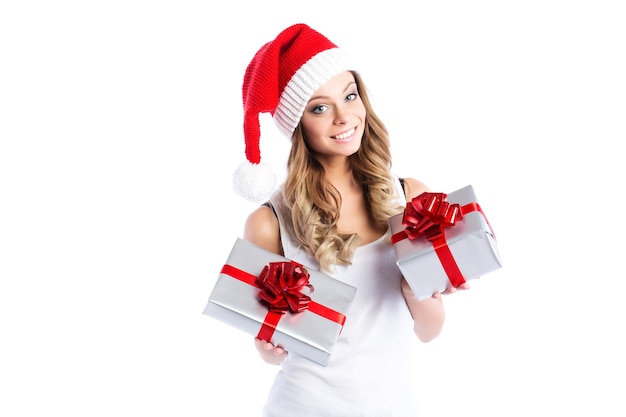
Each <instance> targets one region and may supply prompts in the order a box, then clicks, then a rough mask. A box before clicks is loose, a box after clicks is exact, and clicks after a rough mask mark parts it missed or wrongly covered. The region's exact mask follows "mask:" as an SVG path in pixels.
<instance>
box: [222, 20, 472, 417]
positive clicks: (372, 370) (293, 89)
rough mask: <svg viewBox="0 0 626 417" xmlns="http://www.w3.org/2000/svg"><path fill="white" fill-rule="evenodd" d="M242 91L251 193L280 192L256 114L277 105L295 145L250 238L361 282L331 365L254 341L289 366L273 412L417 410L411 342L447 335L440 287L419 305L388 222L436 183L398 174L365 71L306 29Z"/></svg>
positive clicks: (243, 183) (240, 182)
mask: <svg viewBox="0 0 626 417" xmlns="http://www.w3.org/2000/svg"><path fill="white" fill-rule="evenodd" d="M243 98H244V113H245V116H244V133H245V138H246V155H247V157H248V162H247V163H244V164H243V165H242V167H241V168H240V170H239V171H238V172H237V173H236V174H235V176H234V182H235V188H236V189H237V190H238V192H239V193H240V194H241V195H243V196H245V197H247V198H249V199H258V198H259V197H260V195H259V194H257V191H258V190H260V189H261V188H264V187H265V189H266V191H267V190H272V189H273V185H271V182H268V181H265V179H264V178H265V177H266V173H267V167H265V168H262V164H261V163H260V152H259V149H258V143H259V136H260V129H259V125H258V114H259V113H261V112H270V113H271V114H272V116H273V119H274V121H275V122H276V124H277V126H278V128H279V129H280V130H281V131H282V132H283V133H284V134H285V135H286V136H287V137H289V138H291V143H292V145H291V152H290V154H289V157H288V162H287V177H286V179H285V182H284V183H283V184H281V186H280V187H278V189H276V190H275V191H273V192H272V194H271V196H270V197H269V200H268V201H267V202H266V203H265V204H263V205H261V206H260V207H259V208H257V209H256V210H254V211H253V212H252V213H251V214H250V215H249V217H248V219H247V221H246V224H245V227H244V239H245V240H248V241H250V242H252V243H255V244H256V245H258V246H261V247H263V248H265V249H267V250H270V251H273V252H275V253H278V254H281V255H283V256H285V257H286V258H288V259H291V260H294V261H296V262H299V263H301V264H303V265H306V266H307V267H309V268H318V269H319V270H320V271H323V272H325V273H326V274H328V275H330V276H332V277H334V278H336V279H339V280H341V281H343V282H346V283H348V284H350V285H352V286H354V287H356V288H357V292H356V297H355V299H354V302H353V304H352V308H351V310H350V313H349V317H348V319H347V320H346V323H345V325H344V328H343V329H342V333H341V335H340V337H339V340H338V342H337V344H336V346H335V347H334V350H333V353H332V356H331V358H330V361H329V363H328V366H326V367H322V366H320V365H318V364H315V363H313V362H311V361H309V360H307V359H304V358H302V357H299V356H297V355H295V354H290V353H289V352H287V351H285V350H284V349H283V348H281V347H280V346H274V345H272V344H271V343H269V342H267V341H264V340H258V339H256V340H255V345H256V348H257V350H258V352H259V353H260V355H261V357H262V358H263V360H265V361H266V362H268V363H272V364H277V365H280V366H281V370H280V371H279V372H278V373H277V375H276V378H275V382H274V384H273V386H272V388H271V390H270V393H269V398H268V401H267V403H266V405H265V407H264V410H263V415H264V416H267V417H275V416H289V417H293V416H298V417H302V416H315V417H321V416H341V417H347V416H376V417H383V416H403V417H406V416H414V415H416V414H417V407H416V403H415V400H414V398H415V392H413V391H412V387H411V372H412V368H411V366H410V359H411V356H412V354H413V352H412V350H411V346H412V342H413V340H412V338H413V337H414V336H413V335H414V334H415V335H417V337H418V338H419V340H421V341H423V342H428V341H430V340H432V339H434V338H435V337H437V336H438V335H439V334H440V332H441V329H442V326H443V323H444V308H443V303H442V297H441V294H433V296H432V297H431V298H428V299H425V300H422V301H418V300H417V298H416V297H415V296H414V295H413V293H412V291H411V289H410V288H409V286H408V284H407V283H406V281H405V280H404V279H403V278H402V275H401V273H400V271H399V269H398V267H397V266H396V264H395V259H394V254H393V248H392V246H391V243H390V231H389V229H388V219H389V217H391V216H393V215H395V214H398V213H400V212H402V210H403V209H404V207H405V205H406V201H410V200H411V199H412V198H413V197H415V196H417V195H419V194H421V193H422V192H424V191H426V190H427V188H426V186H425V185H424V184H422V183H421V182H420V181H418V180H416V179H413V178H404V179H402V180H401V179H400V178H397V177H396V176H394V175H393V174H391V173H390V168H391V155H390V147H389V139H388V134H387V130H386V128H385V126H384V124H383V123H382V122H381V120H380V119H379V118H378V117H377V116H376V114H375V112H374V111H373V109H372V107H371V105H370V102H369V100H368V97H367V91H366V88H365V86H364V84H363V81H362V79H361V77H360V76H359V74H358V72H356V70H355V68H353V66H352V65H351V64H350V60H349V57H347V55H346V54H345V52H344V51H342V50H341V49H340V48H338V47H337V46H336V45H335V44H333V43H332V42H330V41H329V40H328V39H327V38H325V37H324V36H323V35H321V34H320V33H318V32H316V31H315V30H313V29H311V28H310V27H308V26H306V25H303V24H298V25H294V26H291V27H289V28H287V29H285V30H284V31H283V32H281V33H280V34H279V35H278V36H277V37H276V39H274V40H272V41H270V42H268V43H267V44H265V45H264V46H263V47H262V48H261V49H260V50H259V51H258V52H257V54H256V55H255V57H254V59H253V60H252V61H251V63H250V65H249V66H248V68H247V71H246V75H245V78H244V83H243ZM263 169H265V171H262V170H263ZM268 184H269V185H268ZM461 288H463V289H466V288H468V287H467V285H464V286H462V287H461ZM453 291H454V289H453V288H451V289H450V290H449V291H447V292H453Z"/></svg>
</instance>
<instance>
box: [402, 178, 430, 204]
mask: <svg viewBox="0 0 626 417" xmlns="http://www.w3.org/2000/svg"><path fill="white" fill-rule="evenodd" d="M403 179H404V193H405V194H406V199H407V201H411V200H412V199H413V198H415V197H417V196H418V195H420V194H422V193H423V192H425V191H429V188H428V187H427V186H426V184H424V183H423V182H421V181H419V180H416V179H415V178H410V177H406V178H403Z"/></svg>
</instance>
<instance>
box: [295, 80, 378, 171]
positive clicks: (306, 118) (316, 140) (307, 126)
mask: <svg viewBox="0 0 626 417" xmlns="http://www.w3.org/2000/svg"><path fill="white" fill-rule="evenodd" d="M365 114H366V111H365V106H364V105H363V101H361V97H360V96H359V93H358V91H357V85H356V82H355V80H354V76H353V75H352V73H351V72H349V71H346V72H343V73H341V74H339V75H337V76H335V77H334V78H332V79H330V80H329V81H328V82H326V84H324V85H322V86H321V87H320V88H319V89H318V90H317V91H316V92H315V93H313V95H312V96H311V99H310V100H309V102H308V104H307V106H306V107H305V109H304V113H303V115H302V119H301V123H302V128H303V130H304V134H305V137H306V142H307V144H308V145H309V147H310V148H311V149H312V150H313V151H314V152H316V154H317V157H318V158H319V159H320V160H321V161H324V160H325V159H326V160H330V159H332V158H342V157H343V158H345V157H348V156H350V155H352V154H354V153H355V152H356V151H357V150H358V149H359V147H360V146H361V138H362V137H363V131H364V129H365Z"/></svg>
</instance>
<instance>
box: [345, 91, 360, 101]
mask: <svg viewBox="0 0 626 417" xmlns="http://www.w3.org/2000/svg"><path fill="white" fill-rule="evenodd" d="M358 97H359V96H358V94H357V93H350V94H348V95H347V96H346V101H354V100H356V99H357V98H358Z"/></svg>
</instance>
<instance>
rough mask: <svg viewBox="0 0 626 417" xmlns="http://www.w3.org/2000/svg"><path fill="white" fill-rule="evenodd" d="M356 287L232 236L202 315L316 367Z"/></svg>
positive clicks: (332, 340) (327, 355)
mask: <svg viewBox="0 0 626 417" xmlns="http://www.w3.org/2000/svg"><path fill="white" fill-rule="evenodd" d="M355 294H356V288H355V287H352V286H350V285H348V284H345V283H343V282H341V281H339V280H337V279H335V278H332V277H330V276H328V275H325V274H323V273H321V272H319V271H315V270H312V269H309V268H307V267H306V266H303V265H299V264H297V263H295V262H292V261H290V260H288V259H286V258H284V257H282V256H280V255H277V254H275V253H273V252H270V251H267V250H265V249H263V248H261V247H259V246H257V245H254V244H252V243H250V242H247V241H245V240H243V239H239V238H238V239H237V240H236V242H235V244H234V246H233V248H232V250H231V252H230V255H229V256H228V259H227V260H226V264H224V266H223V268H222V270H221V272H220V274H219V276H218V279H217V281H216V283H215V286H214V287H213V290H212V292H211V294H210V296H209V300H208V303H207V305H206V307H205V309H204V312H203V313H204V314H205V315H207V316H210V317H213V318H215V319H217V320H220V321H222V322H224V323H226V324H229V325H231V326H234V327H236V328H238V329H240V330H242V331H245V332H247V333H249V334H251V335H254V336H256V337H259V338H261V339H263V340H268V341H270V342H271V343H273V344H274V345H278V346H281V347H283V348H284V349H285V350H287V351H289V352H291V353H295V354H298V355H300V356H303V357H305V358H307V359H309V360H311V361H313V362H316V363H318V364H320V365H322V366H326V365H327V364H328V361H329V359H330V355H331V353H332V350H333V346H334V345H335V343H336V342H337V339H338V338H339V334H340V333H341V330H342V328H343V324H344V323H345V320H346V317H347V315H348V312H349V310H350V307H351V306H352V301H353V300H354V296H355Z"/></svg>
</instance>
